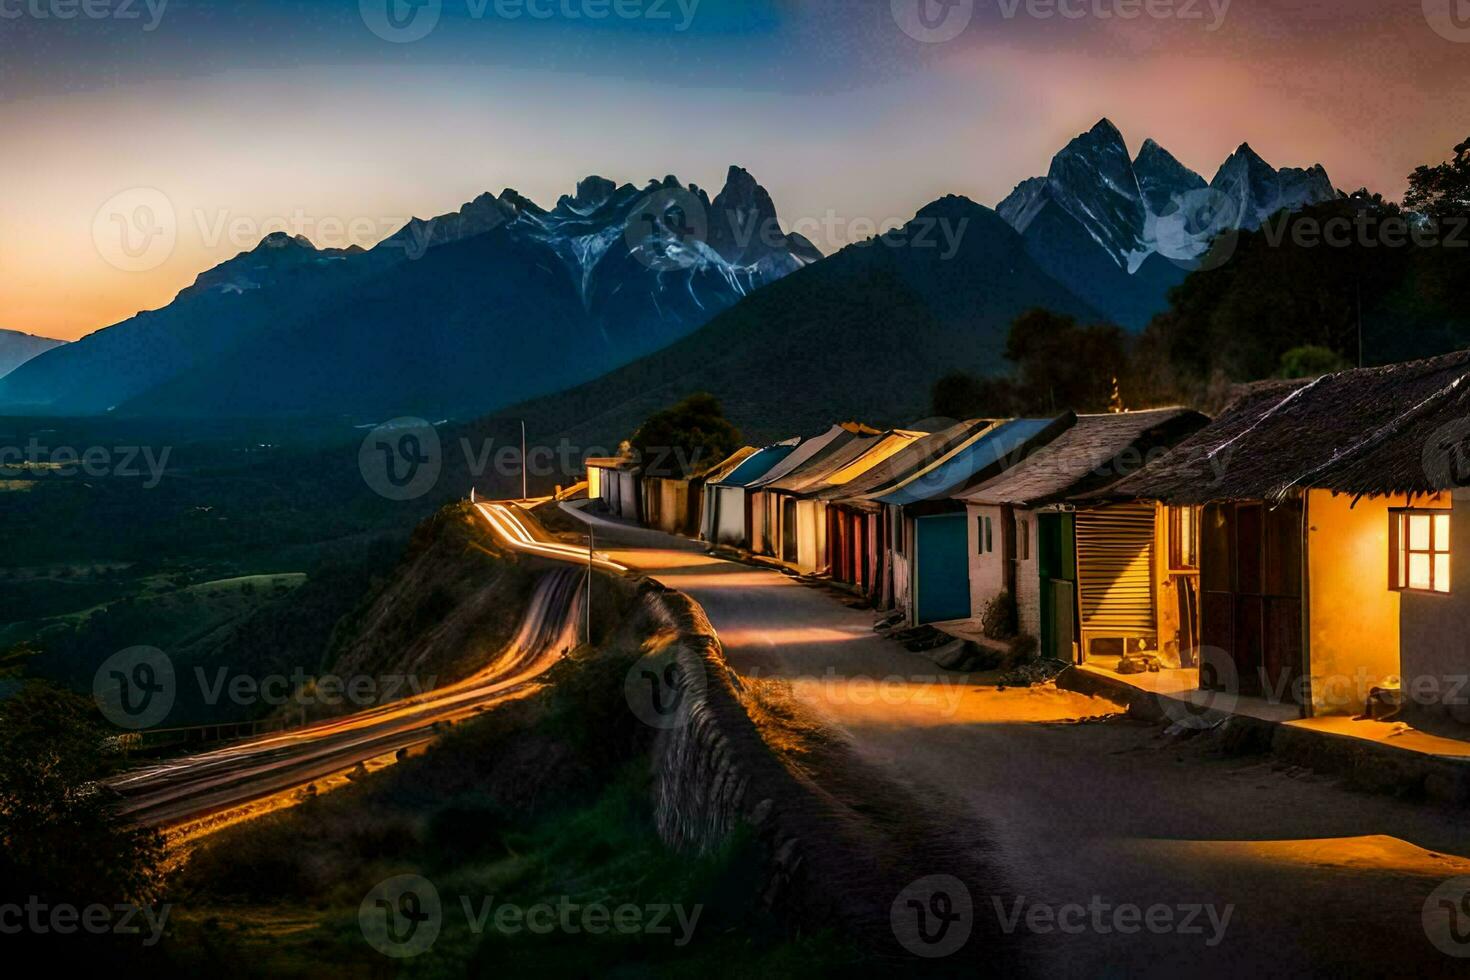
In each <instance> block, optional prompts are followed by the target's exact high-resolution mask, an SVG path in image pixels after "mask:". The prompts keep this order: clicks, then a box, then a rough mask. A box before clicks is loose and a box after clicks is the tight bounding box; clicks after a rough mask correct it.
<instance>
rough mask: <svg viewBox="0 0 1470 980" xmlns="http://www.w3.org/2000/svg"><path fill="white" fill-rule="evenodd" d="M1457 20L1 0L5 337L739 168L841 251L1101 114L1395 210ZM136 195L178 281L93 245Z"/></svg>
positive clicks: (1001, 172) (1103, 3)
mask: <svg viewBox="0 0 1470 980" xmlns="http://www.w3.org/2000/svg"><path fill="white" fill-rule="evenodd" d="M920 2H924V3H928V4H931V6H930V7H929V14H930V15H931V16H930V17H929V18H928V21H927V23H928V24H930V25H937V26H931V27H925V26H924V24H925V21H922V20H919V19H917V18H916V17H915V11H914V9H913V8H914V7H915V5H916V4H917V3H920ZM1453 2H1454V0H1422V2H1421V0H1276V2H1266V0H1234V2H1231V3H1226V2H1225V0H1213V3H1212V2H1211V0H1060V8H1059V7H1058V4H1057V0H974V2H973V3H971V2H969V0H957V2H956V3H955V4H954V5H953V6H951V7H948V8H946V7H944V6H943V5H942V4H939V3H938V2H937V0H803V2H798V0H743V2H735V0H442V4H441V3H438V2H436V0H411V2H410V0H361V2H359V0H248V2H210V0H168V2H166V3H164V2H163V0H152V3H151V6H150V4H149V3H147V2H145V0H0V134H3V136H0V139H3V147H4V151H3V153H0V186H3V188H4V192H3V194H0V328H7V329H14V330H23V331H27V332H33V333H39V334H44V335H49V336H55V337H61V338H75V337H78V336H81V335H83V334H86V333H89V332H91V331H93V330H96V329H98V328H100V327H103V326H106V325H109V324H111V323H114V322H117V321H119V320H122V319H125V318H126V317H128V316H130V315H132V314H133V313H135V312H137V311H139V310H142V309H150V308H156V307H159V306H162V305H165V304H166V303H167V302H168V301H169V300H170V299H171V298H172V297H173V295H174V294H175V293H176V292H177V291H178V290H179V289H180V288H182V287H184V286H186V285H188V284H189V283H190V282H192V281H193V279H194V277H195V276H196V275H197V274H198V273H199V272H201V271H203V270H204V269H206V268H208V267H209V266H211V265H214V264H216V263H218V262H220V261H222V260H224V259H226V258H229V257H230V256H232V255H234V254H236V253H238V252H240V251H243V250H247V249H249V248H251V247H253V246H254V245H255V243H256V242H257V241H258V240H259V239H260V238H261V237H262V236H263V235H264V234H265V233H267V232H269V231H272V230H276V229H277V228H281V227H285V228H287V229H288V230H291V231H301V232H303V233H305V234H306V235H307V237H309V238H311V239H312V240H313V241H315V242H316V243H317V244H318V245H322V246H344V245H348V244H354V243H355V244H361V245H371V244H373V243H374V242H376V241H378V240H379V239H381V238H383V237H385V236H386V235H388V234H390V233H391V232H393V231H395V230H396V229H397V228H398V227H399V226H401V225H402V224H403V223H404V222H405V221H406V220H407V219H408V218H409V217H411V216H415V215H417V216H421V217H429V216H432V215H434V214H439V213H443V212H446V211H452V210H455V209H457V208H458V207H459V206H460V205H461V204H462V203H463V202H465V201H467V200H469V199H471V198H473V197H475V196H476V195H478V194H480V193H482V192H484V191H487V190H489V191H493V192H496V193H499V192H500V191H501V190H502V189H504V188H506V187H513V188H515V189H516V190H518V191H520V192H521V193H522V194H524V195H526V196H528V197H530V198H532V199H533V200H535V201H537V202H538V203H540V204H541V205H542V206H544V207H551V206H552V205H554V204H555V203H556V199H557V198H558V197H559V196H560V195H562V194H564V193H569V192H570V191H571V190H572V189H573V188H574V186H575V184H576V182H577V180H578V179H580V178H582V177H585V176H587V175H588V174H593V173H597V174H602V175H604V176H607V177H611V178H614V179H616V180H618V181H620V182H621V181H630V182H634V183H638V184H642V183H644V182H646V181H647V180H648V179H649V178H652V177H662V176H663V175H665V174H676V175H678V176H679V177H680V178H681V179H682V180H684V181H685V182H692V183H697V184H699V185H700V186H702V187H706V188H708V189H709V190H710V192H711V194H713V193H714V192H716V191H718V189H719V186H720V184H721V182H722V181H723V178H724V174H725V171H726V169H727V167H728V166H729V165H730V164H740V165H742V166H744V167H746V168H747V169H749V170H750V171H751V172H752V173H753V174H754V175H755V176H756V178H757V179H759V180H760V181H761V182H762V183H763V184H764V185H765V186H766V187H767V188H768V189H769V190H770V192H771V194H772V195H773V197H774V198H775V200H776V204H777V207H778V209H779V211H780V213H781V216H782V219H783V223H784V224H786V225H787V226H788V227H795V228H797V229H798V230H801V231H803V232H804V233H806V234H808V236H809V237H812V238H813V239H814V240H815V241H816V242H817V244H818V245H819V246H820V247H822V248H823V249H824V250H830V249H833V248H836V247H840V246H841V245H844V244H847V243H848V242H849V241H851V240H853V239H854V238H861V237H865V235H867V234H869V233H871V230H872V227H873V226H874V225H877V226H885V227H886V226H892V225H895V224H898V223H901V222H902V221H903V220H904V219H906V218H907V217H909V216H911V215H912V214H913V213H914V211H915V210H917V209H918V208H919V207H922V206H923V205H924V204H925V203H927V202H928V201H931V200H933V199H934V198H936V197H939V196H941V195H943V194H947V193H956V194H964V195H967V196H969V197H971V198H974V199H975V200H977V201H980V202H982V203H985V204H989V205H994V204H995V203H996V202H998V201H999V200H1000V199H1001V198H1002V197H1004V196H1005V195H1006V194H1007V193H1008V192H1009V191H1010V190H1011V188H1012V187H1013V186H1014V185H1015V184H1016V183H1017V182H1019V181H1020V180H1022V179H1024V178H1027V177H1030V176H1034V175H1036V174H1040V173H1044V172H1045V170H1046V167H1047V163H1048V161H1049V159H1050V157H1051V155H1052V154H1053V153H1054V152H1055V151H1056V150H1057V149H1059V148H1060V147H1061V146H1062V145H1063V144H1064V143H1065V142H1066V141H1067V140H1068V139H1070V138H1071V137H1072V136H1074V135H1076V134H1077V133H1079V132H1081V131H1083V130H1085V129H1087V128H1089V127H1090V126H1091V125H1092V124H1093V123H1094V122H1096V121H1097V119H1098V118H1099V117H1102V116H1108V117H1109V118H1111V119H1112V120H1113V121H1114V122H1115V123H1117V125H1118V126H1119V128H1120V129H1121V130H1122V131H1123V133H1124V134H1125V136H1126V137H1127V138H1128V140H1129V144H1130V146H1131V148H1133V149H1134V150H1136V149H1137V147H1138V145H1139V144H1140V143H1142V141H1143V140H1144V139H1145V138H1146V137H1153V138H1155V139H1156V140H1158V141H1159V142H1160V143H1161V144H1163V145H1164V146H1165V147H1167V148H1168V149H1170V150H1171V151H1172V152H1173V153H1174V154H1175V155H1176V156H1178V157H1179V158H1180V159H1181V160H1182V161H1183V162H1184V163H1186V164H1187V165H1189V166H1191V167H1193V168H1194V169H1196V170H1198V171H1199V172H1201V173H1202V174H1203V175H1204V176H1205V177H1206V178H1209V177H1210V176H1212V175H1213V173H1214V171H1215V169H1216V167H1217V166H1218V165H1219V164H1220V162H1221V161H1222V160H1223V159H1224V158H1225V157H1226V156H1227V155H1228V154H1229V153H1230V152H1231V151H1232V150H1233V149H1234V148H1235V147H1236V146H1237V145H1238V144H1239V143H1241V142H1242V141H1249V142H1250V143H1251V145H1252V146H1253V147H1254V148H1255V149H1256V150H1257V152H1259V153H1260V154H1261V155H1262V156H1264V157H1265V158H1266V159H1267V160H1268V161H1270V162H1271V163H1273V164H1275V165H1277V166H1288V165H1290V166H1307V165H1310V164H1312V163H1318V162H1320V163H1322V164H1323V165H1325V166H1326V168H1327V170H1328V173H1329V174H1330V175H1331V177H1332V178H1333V181H1334V183H1335V184H1336V185H1337V186H1338V187H1340V188H1343V189H1348V190H1351V189H1354V188H1356V187H1359V186H1362V185H1367V186H1369V187H1371V188H1373V189H1374V190H1379V191H1382V192H1383V193H1385V194H1387V195H1390V196H1393V197H1397V196H1399V195H1400V194H1401V193H1402V192H1403V189H1404V186H1405V176H1406V175H1407V174H1408V173H1409V171H1410V170H1412V169H1413V167H1414V166H1416V165H1417V164H1420V163H1425V162H1431V161H1438V160H1440V159H1443V158H1445V157H1446V156H1448V155H1449V152H1450V149H1451V147H1453V146H1454V145H1455V144H1456V143H1457V142H1459V141H1460V140H1461V139H1464V138H1465V137H1466V136H1467V135H1470V21H1458V20H1454V19H1452V18H1451V17H1450V16H1449V14H1450V10H1451V4H1452V3H1453ZM390 5H391V6H390ZM972 7H973V9H971V8H972ZM1062 10H1065V11H1067V13H1069V14H1071V15H1074V16H1063V14H1062ZM88 11H90V13H91V16H89V15H88ZM1149 11H1153V15H1150V13H1149ZM619 12H621V13H622V14H623V15H624V16H618V13H619ZM1128 12H1134V13H1137V14H1138V16H1136V17H1133V18H1131V19H1124V17H1123V16H1122V15H1123V14H1125V13H1128ZM68 13H71V14H75V16H72V17H70V18H64V16H63V15H66V14H68ZM390 13H391V14H396V16H393V17H390V16H388V15H389V14H390ZM102 14H106V16H99V15H102ZM599 14H602V15H603V16H601V17H599V16H598V15H599ZM960 27H962V28H963V29H962V30H961V29H959V28H960ZM905 28H909V29H908V30H905ZM419 34H422V35H423V36H421V37H416V39H410V38H414V37H415V36H416V35H419ZM947 34H954V36H953V37H950V38H948V39H944V40H941V39H940V38H941V37H943V36H944V35H947ZM916 35H917V36H916ZM117 200H123V201H125V202H126V201H134V200H141V201H146V202H149V203H150V206H153V207H155V208H156V210H157V211H159V212H163V211H167V212H171V214H172V222H173V231H174V237H175V239H176V240H175V242H174V244H173V246H172V248H171V249H170V250H169V251H168V252H167V255H166V257H164V258H163V259H161V260H149V261H147V262H143V263H141V265H142V266H146V267H137V268H123V267H120V266H129V265H130V263H129V262H128V261H126V260H124V261H118V258H117V256H116V255H115V254H109V253H108V250H107V249H106V248H102V247H99V245H98V244H97V238H98V236H99V234H100V235H104V236H105V233H106V223H107V222H106V219H105V215H104V216H102V218H100V219H99V212H101V211H105V210H106V207H107V206H108V205H109V202H114V201H117ZM99 229H100V230H99ZM132 264H133V265H139V263H132Z"/></svg>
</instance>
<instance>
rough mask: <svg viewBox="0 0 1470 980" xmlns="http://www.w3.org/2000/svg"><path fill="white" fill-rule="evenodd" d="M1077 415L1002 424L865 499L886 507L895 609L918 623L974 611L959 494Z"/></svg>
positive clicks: (1052, 436)
mask: <svg viewBox="0 0 1470 980" xmlns="http://www.w3.org/2000/svg"><path fill="white" fill-rule="evenodd" d="M1075 420H1076V416H1075V415H1072V414H1071V413H1068V414H1067V415H1063V416H1061V417H1060V418H1055V419H1011V420H1009V421H1005V422H996V423H994V424H992V425H989V426H987V427H985V428H983V429H982V430H981V431H979V432H978V433H975V434H974V435H971V436H970V437H969V438H968V439H966V440H965V441H964V442H962V443H960V445H959V446H957V447H955V448H954V449H952V450H951V451H950V452H948V453H946V454H945V455H944V456H942V457H940V458H939V459H937V460H935V461H934V462H933V463H930V464H929V465H928V466H926V467H924V468H922V469H920V470H918V471H916V472H914V473H912V474H910V475H909V476H907V477H905V478H904V479H903V480H900V481H899V482H898V483H896V484H894V485H893V486H892V487H889V488H885V489H883V490H880V491H877V492H874V493H869V494H864V495H863V496H862V497H861V498H860V499H863V500H868V501H871V502H873V503H876V504H879V505H881V506H883V507H884V508H886V509H887V511H888V513H887V521H888V526H889V527H890V528H891V531H892V534H891V537H890V538H889V540H888V541H886V542H885V543H884V547H885V548H887V549H888V551H889V558H888V562H889V565H890V567H891V568H892V579H893V602H894V606H895V607H896V608H898V609H900V610H902V611H903V613H904V617H905V619H906V621H908V622H909V623H912V624H915V625H920V624H924V623H936V622H946V621H949V620H957V619H968V618H969V616H970V574H969V554H968V551H969V534H968V529H967V526H966V524H967V518H966V514H965V505H964V504H963V503H961V502H960V501H958V500H955V499H953V498H954V495H955V494H957V493H959V492H961V491H963V490H966V489H968V488H970V487H972V486H974V485H975V484H977V483H980V482H982V481H984V480H988V479H990V478H991V477H993V476H995V475H996V474H997V473H1000V472H1002V471H1004V470H1006V469H1008V468H1009V467H1011V466H1014V465H1015V464H1016V463H1018V462H1020V461H1022V460H1024V459H1025V458H1026V457H1027V456H1028V455H1030V453H1032V452H1034V451H1035V450H1037V449H1039V448H1041V447H1042V446H1044V445H1046V444H1047V443H1049V442H1051V441H1052V440H1053V439H1055V438H1056V437H1057V436H1058V435H1060V434H1061V433H1062V432H1065V431H1066V430H1067V429H1068V428H1070V427H1071V425H1072V423H1073V422H1074V421H1075Z"/></svg>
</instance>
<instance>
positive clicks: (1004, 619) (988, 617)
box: [980, 592, 1020, 640]
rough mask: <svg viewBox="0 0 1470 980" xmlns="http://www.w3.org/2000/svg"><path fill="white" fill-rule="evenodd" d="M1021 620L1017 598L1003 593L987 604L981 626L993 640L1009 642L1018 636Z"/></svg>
mask: <svg viewBox="0 0 1470 980" xmlns="http://www.w3.org/2000/svg"><path fill="white" fill-rule="evenodd" d="M1019 619H1020V613H1019V612H1018V611H1017V609H1016V599H1015V597H1014V596H1012V595H1011V594H1010V593H1009V592H1002V593H1001V594H1000V595H998V596H996V597H995V598H994V599H991V600H990V602H989V603H987V604H986V606H985V613H984V615H983V616H981V618H980V626H981V629H982V631H983V632H984V633H985V635H986V636H988V637H990V639H992V640H1009V639H1011V638H1012V637H1014V636H1015V635H1016V630H1017V629H1018V628H1019V625H1018V624H1019Z"/></svg>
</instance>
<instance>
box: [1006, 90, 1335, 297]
mask: <svg viewBox="0 0 1470 980" xmlns="http://www.w3.org/2000/svg"><path fill="white" fill-rule="evenodd" d="M1336 196H1337V192H1336V190H1335V189H1334V188H1333V186H1332V182H1331V180H1330V179H1329V178H1328V176H1327V172H1326V170H1325V169H1323V168H1322V167H1321V166H1320V165H1316V166H1313V167H1309V168H1307V169H1305V170H1297V169H1293V168H1286V169H1282V170H1277V169H1275V168H1273V167H1272V166H1271V165H1270V164H1268V163H1267V162H1266V161H1265V160H1264V159H1262V158H1261V156H1260V154H1258V153H1257V152H1256V151H1255V150H1254V149H1253V148H1252V147H1251V145H1250V144H1249V143H1241V144H1240V146H1239V147H1238V148H1237V149H1236V150H1235V151H1234V152H1233V153H1232V154H1231V155H1230V157H1229V158H1228V159H1227V160H1226V161H1225V162H1224V163H1223V164H1221V166H1220V168H1219V170H1218V171H1217V172H1216V174H1215V177H1214V179H1213V180H1211V181H1210V182H1209V183H1208V184H1207V183H1206V182H1205V179H1204V178H1203V177H1202V176H1201V175H1199V174H1198V173H1196V172H1195V171H1193V170H1191V169H1190V168H1189V167H1186V166H1185V165H1184V164H1182V163H1181V162H1180V161H1179V160H1178V159H1176V158H1175V157H1174V156H1173V154H1171V153H1169V151H1168V150H1166V149H1164V147H1163V146H1161V145H1160V144H1159V143H1158V141H1157V140H1154V139H1146V140H1144V142H1143V145H1142V146H1141V147H1139V150H1138V154H1137V155H1136V156H1134V157H1132V158H1131V159H1130V157H1129V155H1128V150H1127V143H1126V142H1125V140H1124V138H1123V135H1122V133H1121V132H1120V131H1119V130H1118V127H1117V126H1115V125H1114V124H1113V123H1112V121H1111V120H1110V119H1108V118H1106V117H1104V118H1103V119H1100V120H1099V121H1098V122H1097V123H1096V124H1094V125H1093V127H1092V128H1091V129H1089V130H1088V131H1086V132H1085V133H1082V134H1081V135H1079V136H1076V137H1074V138H1073V139H1072V140H1071V141H1070V142H1068V143H1067V145H1066V146H1064V147H1063V148H1062V149H1061V151H1060V152H1058V153H1057V155H1056V156H1055V157H1053V158H1052V161H1051V166H1050V168H1049V169H1048V171H1047V175H1046V177H1044V178H1042V177H1033V178H1031V179H1029V180H1024V181H1022V182H1021V183H1020V184H1017V185H1016V188H1015V190H1013V191H1012V192H1011V193H1010V194H1009V195H1008V196H1007V197H1006V199H1005V200H1003V201H1002V202H1000V204H999V205H998V206H997V208H996V210H997V211H998V212H999V214H1000V215H1001V217H1003V218H1004V219H1005V220H1006V221H1007V222H1009V223H1010V225H1011V226H1012V227H1013V228H1015V229H1016V230H1017V231H1019V232H1020V233H1021V234H1022V236H1023V237H1024V238H1025V240H1026V242H1027V249H1028V251H1029V252H1030V254H1031V256H1032V257H1033V258H1034V259H1036V261H1037V262H1038V263H1039V264H1040V265H1041V266H1042V267H1043V268H1044V269H1046V271H1047V272H1049V273H1050V274H1051V275H1053V276H1054V277H1055V278H1057V279H1058V280H1059V281H1061V282H1062V283H1063V284H1064V285H1066V286H1068V287H1069V288H1071V289H1072V290H1073V291H1074V292H1075V293H1077V294H1078V295H1079V296H1082V297H1083V298H1085V299H1088V300H1090V301H1092V302H1093V303H1095V304H1096V305H1098V306H1099V308H1101V309H1104V310H1106V311H1107V312H1109V314H1110V315H1113V316H1115V317H1117V318H1118V320H1119V322H1123V323H1127V324H1131V325H1141V324H1142V323H1143V322H1146V320H1147V318H1148V317H1149V316H1151V315H1152V314H1153V313H1155V312H1157V311H1158V310H1159V309H1162V308H1163V304H1164V297H1165V294H1166V292H1167V289H1168V287H1169V286H1170V285H1172V284H1173V282H1175V281H1177V279H1178V278H1180V277H1182V276H1183V275H1184V274H1185V272H1187V271H1188V270H1189V269H1191V268H1193V267H1194V260H1195V258H1196V257H1197V256H1198V255H1199V254H1202V253H1203V252H1204V251H1205V249H1206V248H1207V247H1208V244H1209V241H1210V240H1211V239H1212V237H1213V236H1214V235H1216V234H1218V233H1219V232H1220V231H1222V230H1224V228H1225V227H1227V226H1228V227H1233V228H1248V229H1254V228H1258V227H1260V225H1261V223H1262V222H1263V221H1264V220H1265V219H1266V218H1268V217H1270V216H1271V215H1272V214H1274V213H1275V212H1277V211H1279V210H1281V209H1282V208H1298V207H1302V206H1305V205H1309V204H1314V203H1318V202H1320V201H1326V200H1331V199H1333V198H1335V197H1336ZM1205 217H1208V218H1209V220H1208V221H1205V220H1204V218H1205ZM1166 260H1167V261H1166ZM1171 263H1172V264H1171Z"/></svg>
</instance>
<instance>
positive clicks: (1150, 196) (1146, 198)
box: [1133, 139, 1205, 238]
mask: <svg viewBox="0 0 1470 980" xmlns="http://www.w3.org/2000/svg"><path fill="white" fill-rule="evenodd" d="M1133 172H1134V176H1135V177H1136V178H1137V179H1138V189H1139V191H1140V192H1141V193H1142V194H1143V203H1144V207H1145V208H1147V210H1148V213H1149V214H1150V215H1154V216H1157V215H1161V214H1164V213H1165V212H1167V211H1170V210H1173V209H1174V208H1175V207H1176V206H1177V205H1178V201H1179V198H1180V197H1181V196H1182V195H1185V194H1188V193H1189V192H1190V191H1196V190H1200V189H1202V188H1203V187H1205V179H1204V178H1203V177H1201V176H1200V175H1199V174H1197V173H1195V172H1194V171H1193V170H1190V169H1189V168H1188V167H1186V166H1185V165H1184V164H1182V163H1180V162H1179V160H1178V158H1177V157H1175V156H1174V154H1172V153H1170V152H1169V151H1168V150H1166V149H1164V148H1163V147H1162V146H1160V145H1159V144H1158V143H1157V142H1155V141H1154V140H1152V139H1146V140H1144V141H1143V146H1142V147H1140V148H1139V151H1138V156H1136V157H1134V159H1133ZM1145 237H1146V238H1147V237H1149V236H1147V235H1145Z"/></svg>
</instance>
